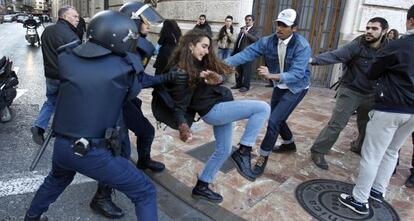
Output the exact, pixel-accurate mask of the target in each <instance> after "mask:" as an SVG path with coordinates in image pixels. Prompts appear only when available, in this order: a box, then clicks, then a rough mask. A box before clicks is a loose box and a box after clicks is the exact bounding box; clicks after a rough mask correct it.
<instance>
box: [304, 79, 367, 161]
mask: <svg viewBox="0 0 414 221" xmlns="http://www.w3.org/2000/svg"><path fill="white" fill-rule="evenodd" d="M373 105H374V94H368V95H365V94H362V93H359V92H357V91H354V90H351V89H349V88H346V87H340V88H339V90H338V95H337V97H336V105H335V108H334V110H333V112H332V116H331V119H330V120H329V122H328V125H327V126H326V127H325V128H323V129H322V131H321V132H320V133H319V136H318V137H317V138H316V140H315V142H314V144H313V146H312V148H311V151H312V152H315V153H321V154H327V153H328V152H329V151H330V150H331V148H332V146H333V145H334V144H335V142H336V140H337V139H338V137H339V134H340V133H341V131H342V130H343V129H344V128H345V127H346V125H347V124H348V121H349V119H350V118H351V116H352V114H353V113H354V112H355V110H357V124H358V132H359V135H358V138H357V140H356V143H357V144H356V147H357V148H358V149H359V150H361V147H362V143H363V141H364V137H365V128H366V127H367V123H368V120H369V118H368V112H369V111H371V109H372V107H373Z"/></svg>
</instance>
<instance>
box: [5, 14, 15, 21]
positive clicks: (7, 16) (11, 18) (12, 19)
mask: <svg viewBox="0 0 414 221" xmlns="http://www.w3.org/2000/svg"><path fill="white" fill-rule="evenodd" d="M14 18H15V15H4V19H3V21H4V22H12V21H14V20H15V19H14Z"/></svg>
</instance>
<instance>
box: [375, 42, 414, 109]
mask: <svg viewBox="0 0 414 221" xmlns="http://www.w3.org/2000/svg"><path fill="white" fill-rule="evenodd" d="M413 51H414V34H412V35H408V36H406V37H405V38H402V39H398V40H395V41H392V42H390V43H389V44H388V45H387V46H386V47H384V48H383V49H382V50H380V51H379V52H378V55H377V57H376V59H375V62H374V64H373V65H372V67H371V69H370V71H369V75H368V79H371V80H376V79H378V86H377V90H376V97H375V106H374V109H376V110H381V111H386V112H395V113H409V114H414V56H413Z"/></svg>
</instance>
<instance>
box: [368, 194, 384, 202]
mask: <svg viewBox="0 0 414 221" xmlns="http://www.w3.org/2000/svg"><path fill="white" fill-rule="evenodd" d="M369 198H370V199H373V200H375V201H377V202H379V203H382V200H380V199H378V198H375V197H373V196H371V195H369Z"/></svg>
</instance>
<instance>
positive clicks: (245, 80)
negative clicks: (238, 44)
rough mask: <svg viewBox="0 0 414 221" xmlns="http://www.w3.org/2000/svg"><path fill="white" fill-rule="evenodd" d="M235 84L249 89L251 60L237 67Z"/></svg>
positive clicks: (251, 71)
mask: <svg viewBox="0 0 414 221" xmlns="http://www.w3.org/2000/svg"><path fill="white" fill-rule="evenodd" d="M237 72H238V74H236V86H237V87H245V88H247V89H250V78H251V76H252V74H253V62H247V63H245V64H242V65H240V66H239V67H238V68H237Z"/></svg>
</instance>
